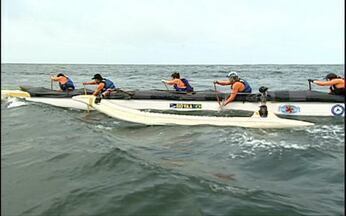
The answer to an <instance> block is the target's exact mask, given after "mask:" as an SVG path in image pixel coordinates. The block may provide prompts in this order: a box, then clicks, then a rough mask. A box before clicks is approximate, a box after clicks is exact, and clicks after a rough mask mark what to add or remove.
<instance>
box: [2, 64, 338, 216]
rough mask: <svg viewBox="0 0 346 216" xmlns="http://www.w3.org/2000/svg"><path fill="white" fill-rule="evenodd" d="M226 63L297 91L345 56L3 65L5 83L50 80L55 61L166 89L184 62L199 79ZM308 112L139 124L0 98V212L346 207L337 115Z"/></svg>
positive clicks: (270, 211) (203, 85) (252, 78)
mask: <svg viewBox="0 0 346 216" xmlns="http://www.w3.org/2000/svg"><path fill="white" fill-rule="evenodd" d="M230 70H236V71H238V73H239V74H240V75H241V76H242V77H243V78H245V79H246V80H248V81H249V82H250V84H251V85H252V87H253V89H254V90H255V91H257V89H258V88H259V87H260V86H267V87H269V89H270V90H283V89H286V90H289V89H295V90H297V89H301V90H303V89H307V88H308V82H307V79H309V78H312V79H321V78H322V77H324V76H325V75H326V74H327V73H329V72H334V73H337V74H340V75H341V74H344V66H343V65H53V64H52V65H50V64H2V65H1V76H2V80H1V89H18V86H19V85H32V86H44V87H48V88H50V80H49V76H50V75H53V74H56V73H59V72H63V73H67V74H68V75H69V76H70V77H71V78H72V79H73V81H74V82H75V83H76V84H77V87H82V85H81V83H82V82H83V81H88V80H90V78H91V77H92V76H93V74H95V73H101V74H102V75H103V76H104V77H107V78H110V79H112V80H113V81H115V82H116V83H117V85H118V86H120V87H121V88H123V89H152V88H155V89H164V88H165V86H163V85H162V83H161V82H160V80H161V79H169V76H170V74H171V73H172V72H174V71H179V72H180V73H181V74H182V75H183V76H184V77H186V78H188V79H189V80H191V81H190V82H191V84H192V85H193V86H194V87H195V89H196V90H205V89H213V85H212V81H214V80H217V79H224V78H225V76H226V74H227V73H228V72H229V71H230ZM312 87H313V89H316V90H321V91H327V89H326V88H323V87H317V86H312ZM55 88H57V86H55ZM219 90H223V91H228V88H226V87H219ZM314 121H315V123H316V125H315V126H313V127H309V128H300V129H298V128H297V129H266V130H263V129H244V128H237V127H233V128H232V127H231V128H230V127H211V126H198V127H187V126H142V125H136V124H129V123H125V122H122V121H118V120H116V119H112V118H109V117H107V116H105V115H103V114H101V113H98V112H91V113H87V112H85V111H79V110H71V109H63V108H57V107H52V106H49V105H44V104H36V103H32V102H25V101H18V100H8V101H2V102H1V206H2V208H1V215H5V216H12V215H35V216H36V215H42V216H46V215H48V216H51V215H52V216H53V215H63V216H65V215H71V216H76V215H81V216H82V215H83V216H84V215H235V216H237V215H263V216H264V215H265V216H267V215H321V216H322V215H323V216H325V215H344V191H345V188H344V181H345V172H344V158H345V151H344V145H345V141H344V140H345V133H344V120H343V119H335V118H324V119H319V118H317V119H314Z"/></svg>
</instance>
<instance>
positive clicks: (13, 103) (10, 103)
mask: <svg viewBox="0 0 346 216" xmlns="http://www.w3.org/2000/svg"><path fill="white" fill-rule="evenodd" d="M24 105H26V103H25V102H24V101H19V100H18V98H8V99H7V108H8V109H11V108H15V107H20V106H24Z"/></svg>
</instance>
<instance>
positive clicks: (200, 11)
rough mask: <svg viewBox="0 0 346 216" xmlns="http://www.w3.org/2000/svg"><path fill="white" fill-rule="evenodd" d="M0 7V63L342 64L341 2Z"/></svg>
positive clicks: (18, 0)
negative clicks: (0, 11)
mask: <svg viewBox="0 0 346 216" xmlns="http://www.w3.org/2000/svg"><path fill="white" fill-rule="evenodd" d="M1 2H2V7H1V10H2V13H1V16H2V17H1V18H2V19H1V22H2V26H1V28H2V31H1V36H2V37H1V52H2V55H1V58H2V59H1V60H2V62H3V63H89V64H96V63H99V64H131V63H133V64H269V63H273V64H285V63H288V64H304V63H305V64H328V63H329V64H343V63H344V40H345V39H344V0H121V1H120V0H2V1H1Z"/></svg>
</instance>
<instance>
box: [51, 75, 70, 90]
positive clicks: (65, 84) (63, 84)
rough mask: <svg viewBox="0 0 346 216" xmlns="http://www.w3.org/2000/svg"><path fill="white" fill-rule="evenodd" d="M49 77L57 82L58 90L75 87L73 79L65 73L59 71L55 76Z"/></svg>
mask: <svg viewBox="0 0 346 216" xmlns="http://www.w3.org/2000/svg"><path fill="white" fill-rule="evenodd" d="M50 79H51V80H53V81H55V82H59V86H60V90H59V91H73V90H74V89H75V87H74V84H73V81H72V80H71V79H70V78H69V77H68V76H67V75H65V74H62V73H59V74H58V75H56V76H52V77H50Z"/></svg>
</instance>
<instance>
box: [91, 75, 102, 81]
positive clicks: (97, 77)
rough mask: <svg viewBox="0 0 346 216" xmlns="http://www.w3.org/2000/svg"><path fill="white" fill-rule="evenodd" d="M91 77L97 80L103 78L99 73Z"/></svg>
mask: <svg viewBox="0 0 346 216" xmlns="http://www.w3.org/2000/svg"><path fill="white" fill-rule="evenodd" d="M92 79H98V80H103V78H102V76H101V74H95V75H94V77H93V78H92Z"/></svg>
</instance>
